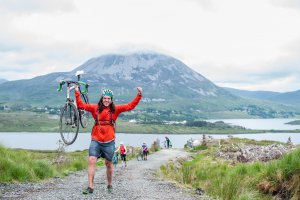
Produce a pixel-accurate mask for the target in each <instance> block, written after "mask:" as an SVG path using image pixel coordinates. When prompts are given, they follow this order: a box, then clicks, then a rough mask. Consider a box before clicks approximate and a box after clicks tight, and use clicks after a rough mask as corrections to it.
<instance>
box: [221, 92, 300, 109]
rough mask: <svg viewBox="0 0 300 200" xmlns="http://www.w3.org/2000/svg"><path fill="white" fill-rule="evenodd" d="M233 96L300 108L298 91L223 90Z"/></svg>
mask: <svg viewBox="0 0 300 200" xmlns="http://www.w3.org/2000/svg"><path fill="white" fill-rule="evenodd" d="M224 89H226V90H227V91H229V92H230V93H232V94H233V95H236V96H240V97H244V98H254V99H259V100H265V101H272V102H276V103H281V104H287V105H294V106H300V101H299V99H300V90H297V91H293V92H282V93H280V92H270V91H247V90H238V89H233V88H224Z"/></svg>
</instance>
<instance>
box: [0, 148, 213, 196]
mask: <svg viewBox="0 0 300 200" xmlns="http://www.w3.org/2000/svg"><path fill="white" fill-rule="evenodd" d="M187 155H188V153H187V152H185V151H183V150H181V149H163V150H161V151H159V152H156V153H154V154H152V155H150V156H149V157H148V160H147V161H136V160H131V161H129V162H128V163H127V167H126V168H121V167H120V165H118V166H117V168H116V169H115V171H114V178H113V187H114V190H113V193H108V192H107V190H106V173H105V172H106V169H105V168H100V169H99V168H98V169H97V171H96V176H95V189H94V193H93V194H89V195H83V194H82V193H81V191H82V189H83V188H85V187H87V171H86V170H84V171H80V172H75V173H72V174H70V175H69V176H67V177H65V178H63V179H60V178H54V179H51V180H50V181H46V182H44V183H27V184H19V185H10V186H9V185H6V186H4V185H2V186H1V185H0V192H1V193H2V197H1V196H0V199H30V200H41V199H43V200H45V199H66V200H67V199H68V200H69V199H70V200H75V199H81V200H82V199H90V200H92V199H149V200H151V199H164V200H167V199H170V200H171V199H172V200H175V199H176V200H177V199H182V200H184V199H186V200H193V199H208V198H205V197H203V196H201V197H200V196H197V195H196V194H193V193H194V192H193V191H191V190H187V189H182V188H179V187H177V186H175V184H173V183H171V182H168V181H166V180H161V179H159V178H158V177H157V176H155V173H156V171H157V170H158V169H159V167H160V166H161V165H162V164H164V163H166V162H167V161H168V160H169V159H175V158H176V157H179V156H180V157H181V156H187Z"/></svg>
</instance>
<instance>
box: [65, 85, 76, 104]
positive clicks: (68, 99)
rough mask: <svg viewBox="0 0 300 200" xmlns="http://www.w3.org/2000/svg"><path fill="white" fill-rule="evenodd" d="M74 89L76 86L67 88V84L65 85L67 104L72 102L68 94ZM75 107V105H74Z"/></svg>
mask: <svg viewBox="0 0 300 200" xmlns="http://www.w3.org/2000/svg"><path fill="white" fill-rule="evenodd" d="M75 87H76V85H73V86H71V87H70V86H69V84H68V85H67V102H69V101H72V99H71V98H70V92H71V91H72V90H74V89H75ZM76 106H77V105H76Z"/></svg>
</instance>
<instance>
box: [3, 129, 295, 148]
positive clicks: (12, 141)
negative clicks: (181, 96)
mask: <svg viewBox="0 0 300 200" xmlns="http://www.w3.org/2000/svg"><path fill="white" fill-rule="evenodd" d="M165 136H168V137H169V138H170V140H171V142H172V144H173V147H175V148H182V147H183V146H184V145H185V144H186V141H187V140H189V139H190V138H193V139H200V138H202V135H201V134H187V135H157V134H128V133H126V134H125V133H117V135H116V144H119V143H120V141H123V142H124V143H125V144H126V145H130V146H141V145H142V143H143V142H146V143H147V144H148V145H149V144H152V143H153V141H155V140H156V139H159V140H160V141H161V144H162V142H163V141H164V137H165ZM211 136H212V137H213V138H215V139H222V138H227V137H228V135H211ZM234 137H240V138H250V139H255V140H275V141H281V142H286V141H287V139H288V137H291V138H292V142H293V143H294V144H300V133H259V134H237V135H234ZM59 140H60V134H59V133H27V132H24V133H20V132H17V133H15V132H9V133H6V132H0V143H1V144H3V145H4V146H7V147H10V148H22V149H40V150H56V149H57V148H58V141H59ZM89 144H90V134H89V133H79V135H78V138H77V140H76V141H75V143H73V144H72V145H70V146H68V147H66V150H67V151H75V150H83V149H87V148H88V147H89Z"/></svg>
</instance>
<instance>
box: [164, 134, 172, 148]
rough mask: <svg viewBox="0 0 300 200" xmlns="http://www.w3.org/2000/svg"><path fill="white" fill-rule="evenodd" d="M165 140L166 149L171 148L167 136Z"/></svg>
mask: <svg viewBox="0 0 300 200" xmlns="http://www.w3.org/2000/svg"><path fill="white" fill-rule="evenodd" d="M165 138H166V143H165V144H166V148H170V147H172V145H171V141H170V139H169V138H168V137H167V136H166V137H165Z"/></svg>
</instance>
